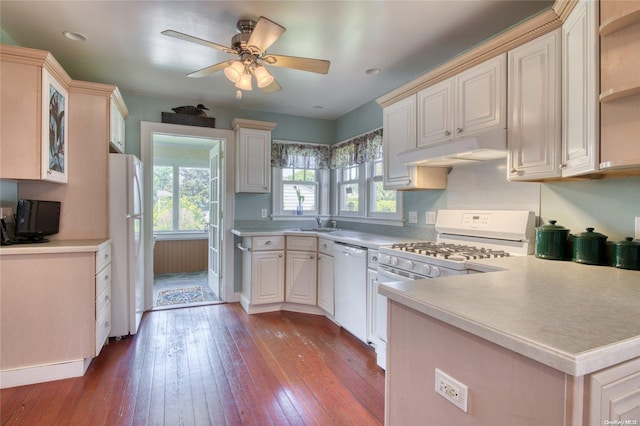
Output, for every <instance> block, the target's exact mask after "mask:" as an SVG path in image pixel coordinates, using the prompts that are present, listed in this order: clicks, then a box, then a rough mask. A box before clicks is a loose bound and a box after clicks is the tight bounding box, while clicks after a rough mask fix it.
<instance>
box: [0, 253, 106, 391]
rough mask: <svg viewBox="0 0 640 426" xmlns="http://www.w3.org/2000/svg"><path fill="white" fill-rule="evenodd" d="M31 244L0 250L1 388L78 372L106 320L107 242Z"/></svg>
mask: <svg viewBox="0 0 640 426" xmlns="http://www.w3.org/2000/svg"><path fill="white" fill-rule="evenodd" d="M37 246H38V247H29V245H27V244H25V245H21V246H15V247H14V246H10V247H2V249H0V262H1V264H2V268H0V281H1V282H2V298H0V325H1V329H2V330H1V333H0V386H1V387H2V388H6V387H13V386H21V385H26V384H31V383H39V382H47V381H51V380H58V379H64V378H69V377H78V376H82V375H83V374H84V372H85V371H86V369H87V367H88V366H89V363H90V361H91V359H92V358H94V357H96V356H98V354H99V353H100V351H101V349H102V346H103V345H104V343H105V341H106V340H107V336H108V334H109V330H110V327H111V243H110V242H109V241H101V240H73V241H67V242H65V241H51V242H50V243H47V246H46V247H41V246H43V245H37ZM27 284H28V285H27Z"/></svg>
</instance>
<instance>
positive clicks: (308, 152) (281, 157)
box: [271, 141, 330, 169]
mask: <svg viewBox="0 0 640 426" xmlns="http://www.w3.org/2000/svg"><path fill="white" fill-rule="evenodd" d="M329 158H330V153H329V146H328V145H316V144H305V143H292V142H276V141H273V143H272V144H271V166H272V167H278V168H281V169H285V168H296V169H328V168H329Z"/></svg>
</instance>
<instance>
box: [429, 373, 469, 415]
mask: <svg viewBox="0 0 640 426" xmlns="http://www.w3.org/2000/svg"><path fill="white" fill-rule="evenodd" d="M436 392H437V393H439V394H440V395H442V396H443V397H444V399H446V400H447V401H449V402H450V403H452V404H453V405H455V406H456V407H458V408H459V409H461V410H462V411H464V412H465V413H466V412H467V402H468V398H467V395H468V394H469V388H468V387H467V385H465V384H462V383H460V382H459V381H457V380H456V379H454V378H453V377H451V376H449V375H448V374H447V373H445V372H443V371H441V370H439V369H437V368H436Z"/></svg>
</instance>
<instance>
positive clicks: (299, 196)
mask: <svg viewBox="0 0 640 426" xmlns="http://www.w3.org/2000/svg"><path fill="white" fill-rule="evenodd" d="M293 189H295V190H296V197H298V207H296V214H297V215H298V216H302V203H304V195H302V194H300V188H298V187H297V186H294V187H293Z"/></svg>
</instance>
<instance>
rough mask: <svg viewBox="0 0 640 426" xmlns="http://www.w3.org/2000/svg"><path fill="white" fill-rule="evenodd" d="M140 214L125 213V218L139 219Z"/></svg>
mask: <svg viewBox="0 0 640 426" xmlns="http://www.w3.org/2000/svg"><path fill="white" fill-rule="evenodd" d="M141 218H142V215H141V214H128V215H127V219H141Z"/></svg>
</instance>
